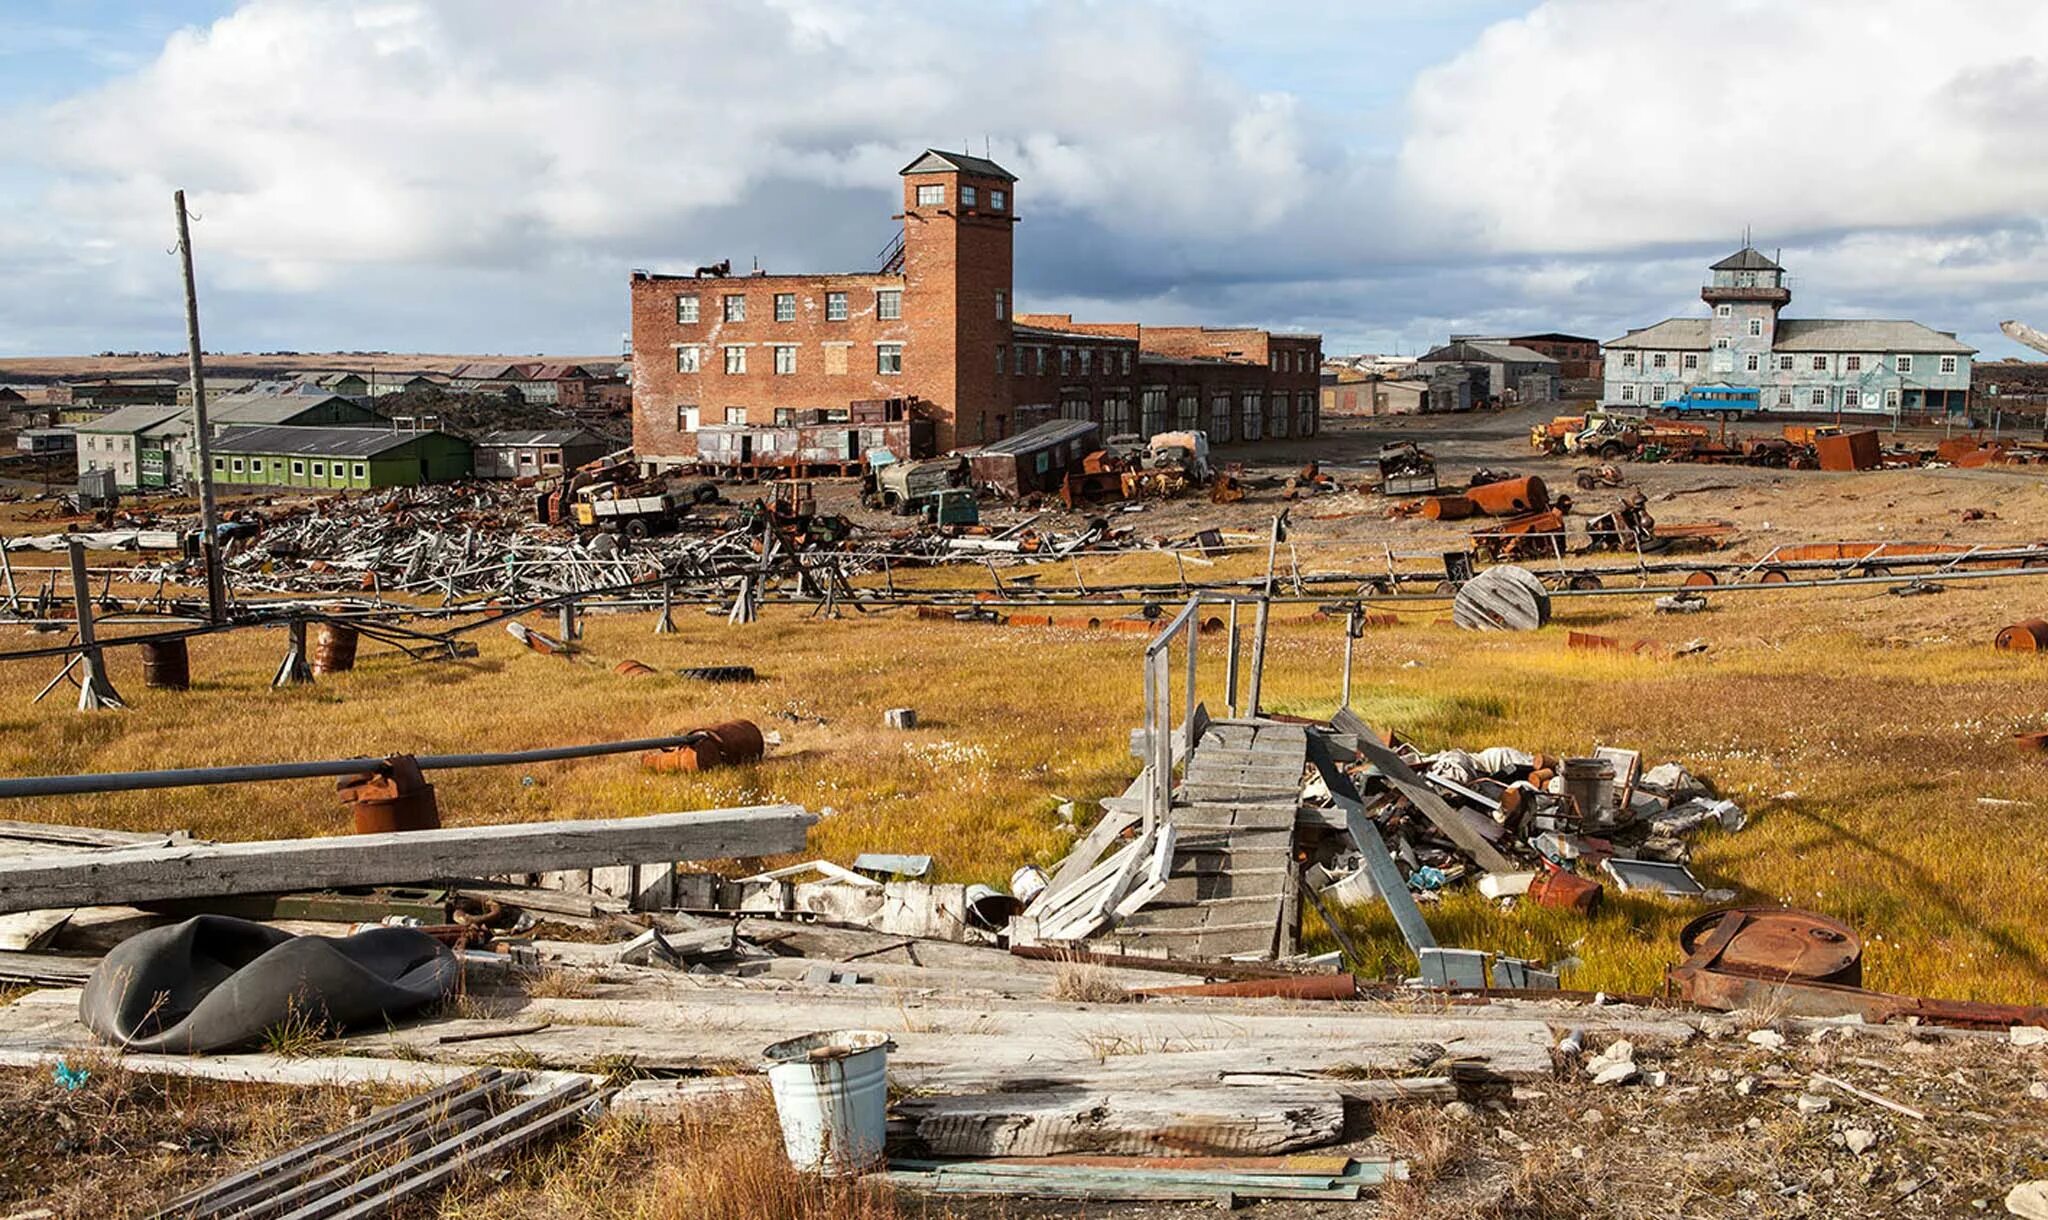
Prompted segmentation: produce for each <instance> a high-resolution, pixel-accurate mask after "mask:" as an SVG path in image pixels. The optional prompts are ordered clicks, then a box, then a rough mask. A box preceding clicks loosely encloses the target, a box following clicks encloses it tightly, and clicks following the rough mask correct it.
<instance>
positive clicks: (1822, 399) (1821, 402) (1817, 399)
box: [1806, 386, 1828, 407]
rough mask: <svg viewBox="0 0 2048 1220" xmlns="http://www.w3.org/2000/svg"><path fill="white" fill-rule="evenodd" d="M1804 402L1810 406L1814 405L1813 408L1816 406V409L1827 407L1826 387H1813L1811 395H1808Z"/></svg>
mask: <svg viewBox="0 0 2048 1220" xmlns="http://www.w3.org/2000/svg"><path fill="white" fill-rule="evenodd" d="M1806 401H1807V402H1809V403H1811V404H1812V405H1814V406H1816V407H1825V406H1827V405H1828V391H1827V387H1826V386H1815V387H1813V392H1812V393H1811V394H1809V395H1808V396H1807V399H1806Z"/></svg>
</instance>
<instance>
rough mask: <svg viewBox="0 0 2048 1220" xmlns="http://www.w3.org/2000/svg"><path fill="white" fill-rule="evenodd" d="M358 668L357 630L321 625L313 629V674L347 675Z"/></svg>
mask: <svg viewBox="0 0 2048 1220" xmlns="http://www.w3.org/2000/svg"><path fill="white" fill-rule="evenodd" d="M355 667H356V629H355V628H353V627H344V626H342V625H341V624H339V623H320V624H318V625H317V626H315V628H314V629H313V674H314V676H315V677H318V676H319V675H321V674H345V673H347V672H348V671H349V670H351V669H354V668H355Z"/></svg>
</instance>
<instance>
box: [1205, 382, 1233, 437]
mask: <svg viewBox="0 0 2048 1220" xmlns="http://www.w3.org/2000/svg"><path fill="white" fill-rule="evenodd" d="M1229 440H1230V395H1228V394H1217V395H1216V396H1215V397H1213V398H1211V399H1210V400H1209V442H1210V443H1211V444H1215V445H1221V444H1224V443H1226V442H1227V441H1229Z"/></svg>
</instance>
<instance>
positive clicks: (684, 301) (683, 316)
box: [676, 293, 697, 324]
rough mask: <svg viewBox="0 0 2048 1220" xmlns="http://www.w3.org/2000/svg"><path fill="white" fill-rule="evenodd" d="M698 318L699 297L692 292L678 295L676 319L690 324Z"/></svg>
mask: <svg viewBox="0 0 2048 1220" xmlns="http://www.w3.org/2000/svg"><path fill="white" fill-rule="evenodd" d="M696 320H697V297H696V294H694V293H690V294H686V295H680V296H678V297H676V321H678V322H681V323H685V324H689V323H695V322H696Z"/></svg>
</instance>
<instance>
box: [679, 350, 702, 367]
mask: <svg viewBox="0 0 2048 1220" xmlns="http://www.w3.org/2000/svg"><path fill="white" fill-rule="evenodd" d="M702 363H703V351H702V349H700V348H694V347H679V348H677V349H676V372H678V373H696V372H701V371H702Z"/></svg>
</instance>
